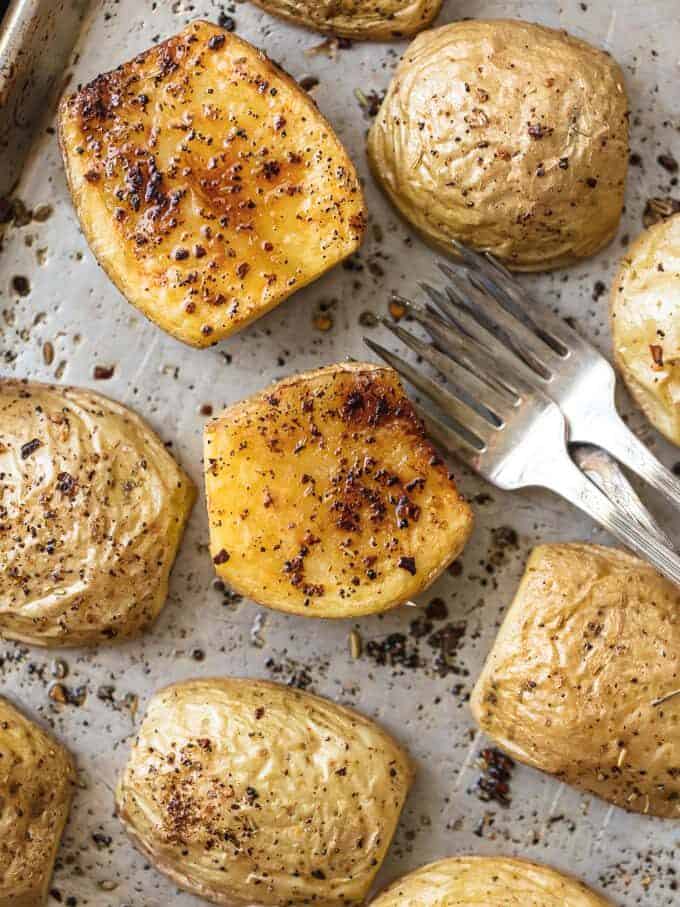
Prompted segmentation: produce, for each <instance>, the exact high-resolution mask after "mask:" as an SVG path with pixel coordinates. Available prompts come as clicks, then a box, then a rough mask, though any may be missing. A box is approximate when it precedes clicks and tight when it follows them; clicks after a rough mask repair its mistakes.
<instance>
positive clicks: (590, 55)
mask: <svg viewBox="0 0 680 907" xmlns="http://www.w3.org/2000/svg"><path fill="white" fill-rule="evenodd" d="M368 154H369V160H370V163H371V167H372V170H373V172H374V174H375V176H376V179H377V180H378V182H379V183H380V184H381V186H382V188H383V189H384V190H385V192H386V193H387V195H388V196H389V198H390V200H391V201H392V203H393V204H394V205H395V206H396V208H397V209H398V211H399V212H400V213H401V214H402V215H403V217H405V218H406V220H408V221H409V222H410V223H411V224H413V226H414V227H416V228H417V229H418V230H419V231H420V233H422V235H423V236H424V238H425V239H426V240H428V241H429V242H431V243H433V244H434V245H435V246H437V247H438V248H441V249H443V250H444V251H445V252H448V253H450V252H451V240H452V239H457V240H460V241H461V242H464V243H466V244H468V245H470V246H471V247H473V248H475V249H479V250H483V251H488V252H492V253H493V254H494V255H496V256H497V257H498V258H500V259H501V260H502V261H503V262H504V263H505V264H506V265H507V266H508V267H509V268H512V269H514V270H517V271H542V270H548V269H551V268H558V267H563V266H565V265H567V264H570V263H572V262H574V261H578V260H580V259H582V258H585V257H587V256H589V255H593V254H594V253H595V252H597V251H599V250H600V249H601V248H602V247H603V246H605V245H606V244H607V243H608V242H609V241H610V240H611V239H612V238H613V236H614V234H615V232H616V229H617V227H618V223H619V220H620V217H621V211H622V209H623V200H624V189H625V182H626V172H627V167H628V101H627V98H626V90H625V86H624V81H623V73H622V72H621V69H620V67H619V66H618V64H617V63H616V62H615V61H614V60H613V59H612V58H611V57H610V56H609V54H606V53H604V51H601V50H599V49H597V48H595V47H592V46H591V45H589V44H587V43H586V42H585V41H581V40H579V39H577V38H574V37H572V36H570V35H568V34H566V33H565V32H563V31H555V30H553V29H550V28H544V27H543V26H540V25H535V24H533V23H531V22H519V21H514V20H504V19H496V20H491V21H484V20H482V19H475V20H470V21H467V20H466V21H460V22H453V23H451V24H450V25H444V26H442V27H441V28H435V29H432V30H430V31H426V32H423V33H422V34H420V35H418V37H417V38H416V39H415V40H414V41H413V43H412V44H411V45H410V47H409V48H408V49H407V51H406V53H405V54H404V57H403V59H402V61H401V63H400V64H399V67H398V68H397V71H396V73H395V76H394V78H393V80H392V83H391V85H390V87H389V89H388V92H387V95H386V97H385V100H384V102H383V104H382V107H381V109H380V111H379V113H378V116H377V117H376V118H375V120H374V122H373V125H372V127H371V131H370V134H369V139H368Z"/></svg>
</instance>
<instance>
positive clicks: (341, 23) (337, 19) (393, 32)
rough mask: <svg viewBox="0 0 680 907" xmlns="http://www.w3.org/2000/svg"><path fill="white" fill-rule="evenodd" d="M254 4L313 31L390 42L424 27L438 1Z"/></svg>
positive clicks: (267, 0)
mask: <svg viewBox="0 0 680 907" xmlns="http://www.w3.org/2000/svg"><path fill="white" fill-rule="evenodd" d="M253 2H254V3H255V4H256V5H257V6H261V7H262V9H265V10H267V12H268V13H274V15H275V16H281V17H282V18H283V19H289V20H290V21H292V22H295V23H297V24H298V25H306V26H308V27H309V28H314V29H316V30H317V31H320V32H324V33H326V34H331V35H339V36H340V37H343V38H355V39H357V40H365V41H369V40H373V41H391V40H394V39H395V38H405V37H408V36H409V35H415V34H416V32H419V31H421V30H422V29H423V28H427V26H428V25H430V23H431V22H432V20H433V19H434V18H435V16H436V15H437V14H438V13H439V10H440V9H441V6H442V0H253Z"/></svg>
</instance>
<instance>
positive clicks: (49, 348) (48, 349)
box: [42, 340, 54, 365]
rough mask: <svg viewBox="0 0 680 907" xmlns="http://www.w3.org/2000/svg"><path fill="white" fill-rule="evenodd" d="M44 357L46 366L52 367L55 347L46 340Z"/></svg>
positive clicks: (43, 349)
mask: <svg viewBox="0 0 680 907" xmlns="http://www.w3.org/2000/svg"><path fill="white" fill-rule="evenodd" d="M42 357H43V362H44V363H45V365H52V363H53V362H54V346H53V345H52V343H51V342H50V341H49V340H46V341H45V343H43V348H42Z"/></svg>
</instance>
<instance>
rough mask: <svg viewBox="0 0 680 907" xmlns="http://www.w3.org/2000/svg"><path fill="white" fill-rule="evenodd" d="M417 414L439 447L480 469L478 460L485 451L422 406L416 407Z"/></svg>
mask: <svg viewBox="0 0 680 907" xmlns="http://www.w3.org/2000/svg"><path fill="white" fill-rule="evenodd" d="M416 412H417V413H418V415H419V416H420V418H421V419H422V420H423V422H424V423H425V431H426V432H427V434H428V436H429V437H430V438H432V440H433V441H434V442H435V444H437V446H438V447H440V448H441V449H442V450H445V451H446V452H447V453H449V454H453V456H456V457H459V458H460V459H461V460H462V461H463V462H464V463H468V464H469V465H470V466H471V467H472V468H473V469H475V470H476V469H479V463H478V460H479V456H480V454H481V453H482V452H483V449H482V450H479V449H477V448H476V447H475V446H474V445H473V444H471V443H470V442H469V441H468V440H467V439H466V438H465V436H464V435H463V434H462V433H460V432H458V431H456V430H455V429H453V428H450V427H449V426H448V425H446V424H445V423H444V422H442V421H441V419H438V418H437V417H436V416H435V415H433V414H432V413H429V412H428V411H427V410H426V409H424V408H423V407H422V406H417V405H416Z"/></svg>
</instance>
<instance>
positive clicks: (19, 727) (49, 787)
mask: <svg viewBox="0 0 680 907" xmlns="http://www.w3.org/2000/svg"><path fill="white" fill-rule="evenodd" d="M75 782H76V777H75V768H74V765H73V761H72V759H71V756H70V755H69V753H68V752H67V751H66V749H65V748H64V747H63V746H61V744H59V743H57V741H56V740H54V739H53V738H52V737H51V736H50V735H49V734H47V733H45V731H43V730H42V728H40V727H38V725H37V724H35V723H34V722H33V721H31V720H30V719H28V718H26V717H25V716H24V715H22V714H21V712H19V711H18V710H17V709H16V708H14V706H13V705H12V704H11V703H10V702H8V700H7V699H4V698H3V697H0V904H1V905H3V907H43V905H44V904H46V903H47V892H48V888H49V885H50V879H51V877H52V868H53V866H54V860H55V857H56V855H57V849H58V847H59V842H60V840H61V835H62V832H63V830H64V825H65V824H66V819H67V817H68V813H69V808H70V805H71V798H72V796H73V791H74V790H75Z"/></svg>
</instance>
